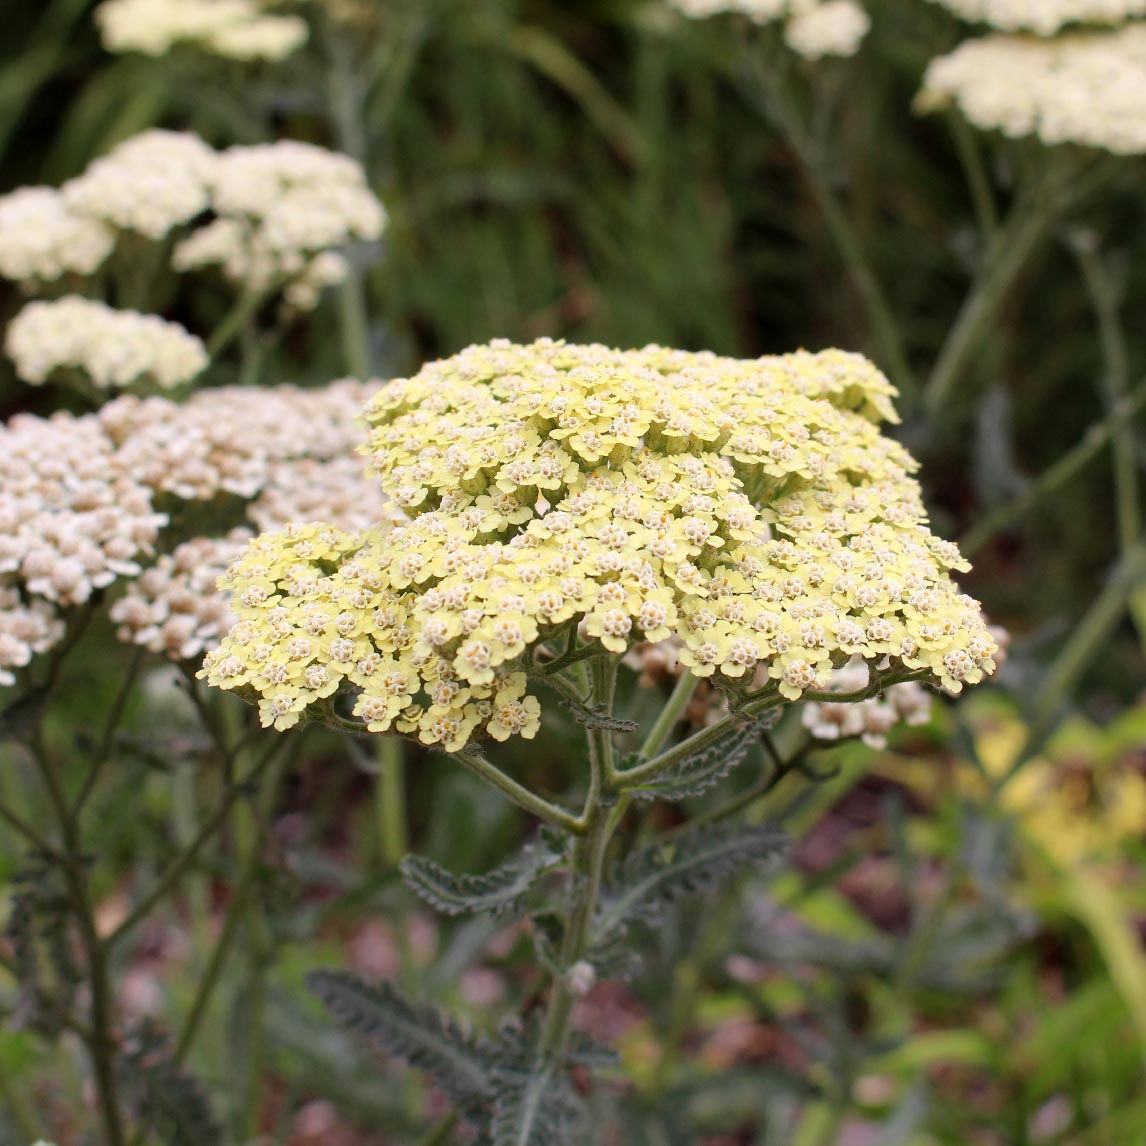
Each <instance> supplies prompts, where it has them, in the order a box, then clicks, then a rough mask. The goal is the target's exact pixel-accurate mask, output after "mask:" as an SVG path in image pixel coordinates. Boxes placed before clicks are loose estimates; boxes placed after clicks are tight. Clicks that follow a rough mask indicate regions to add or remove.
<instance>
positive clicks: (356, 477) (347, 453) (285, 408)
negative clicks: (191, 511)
mask: <svg viewBox="0 0 1146 1146" xmlns="http://www.w3.org/2000/svg"><path fill="white" fill-rule="evenodd" d="M376 387H377V383H376V382H375V383H359V382H352V381H345V382H335V383H333V384H331V385H330V386H327V387H324V388H322V389H316V390H300V389H297V388H295V387H292V386H282V387H277V388H275V389H267V390H254V389H249V388H245V387H221V388H218V389H213V390H205V391H201V392H199V393H197V394H195V395H193V396H192V398H191V399H190V400H188V401H187V402H186V403H183V404H176V403H174V402H171V401H168V400H167V399H165V398H160V397H153V398H146V399H139V398H135V397H121V398H117V399H115V400H114V401H112V402H110V403H109V404H108V405H106V406H104V407H103V408H102V409H101V410H100V411H99V412H98V413H95V414H86V415H82V416H80V417H75V416H72V415H68V414H59V415H56V416H55V417H52V418H49V419H44V418H37V417H33V416H31V415H21V416H18V417H17V418H14V419H13V420H12V421H11V422H10V423H8V425H7V426H4V427H0V685H6V684H11V683H12V673H11V671H9V670H11V669H14V668H18V667H22V666H23V665H26V664H27V663H28V662H29V661H30V660H31V658H32V656H33V655H34V654H36V653H40V652H44V651H46V650H47V649H48V648H50V647H51V646H52V645H54V644H56V643H57V642H58V641H59V640H60V639H61V638H62V636H63V633H64V626H63V622H62V621H61V619H60V617H59V612H60V609H62V608H67V607H69V606H72V605H76V604H82V603H83V602H84V601H87V600H88V599H89V598H90V597H91V595H92V593H93V592H94V591H95V590H96V589H102V588H106V587H108V586H109V585H111V584H112V582H113V581H115V580H116V579H117V578H127V579H134V580H130V581H129V584H128V587H127V592H126V595H125V596H124V597H123V598H121V599H120V600H119V601H117V602H116V603H115V604H114V605H113V606H112V612H111V617H112V620H113V621H115V622H116V624H117V625H118V626H119V636H120V637H121V639H123V640H126V641H132V642H134V643H136V644H140V645H144V646H146V647H147V648H149V649H151V650H152V651H154V652H161V653H165V654H167V655H169V656H172V657H176V658H189V657H195V656H198V655H199V654H201V653H202V652H204V651H205V650H206V649H209V648H211V647H213V646H214V645H215V644H217V643H218V640H219V638H220V637H221V636H222V634H223V633H225V632H226V631H227V629H228V628H229V627H230V626H231V625H232V624H233V623H234V618H233V617H232V616H231V615H230V612H229V610H228V608H227V606H226V597H225V596H224V595H223V594H220V593H219V591H218V590H217V588H216V584H215V583H216V579H217V578H218V576H219V575H220V574H221V573H223V572H224V571H225V570H226V569H227V567H228V566H229V565H230V564H231V563H232V562H233V560H234V559H235V557H236V556H237V555H238V554H239V552H241V551H242V549H243V548H244V547H245V545H246V543H247V542H248V541H249V540H250V538H251V536H252V533H251V532H250V531H249V530H248V529H246V528H239V529H236V530H232V531H231V532H230V533H228V534H227V535H226V536H224V537H221V538H219V537H216V538H211V537H200V538H196V539H192V540H190V541H188V542H185V543H184V544H181V545H179V546H177V547H176V548H175V550H174V551H173V552H172V553H171V554H169V555H162V556H160V557H159V558H158V559H156V560H155V561H151V560H149V558H150V555H151V554H152V552H153V550H154V548H155V547H156V542H157V539H158V537H159V531H160V528H161V527H162V526H164V525H165V524H167V523H168V520H169V517H168V515H167V514H165V513H159V512H157V510H156V504H157V502H158V500H159V499H163V508H164V509H170V510H172V512H174V511H175V510H176V509H177V507H178V502H179V501H180V500H198V501H210V500H213V499H215V498H217V497H220V496H226V495H228V494H230V495H233V496H236V497H239V498H242V499H244V500H246V501H247V502H248V504H247V505H246V506H245V515H246V518H247V520H248V521H249V522H250V523H251V524H252V525H254V526H256V527H257V528H259V529H277V528H280V527H282V526H284V525H286V524H288V523H290V522H292V521H300V520H301V521H306V520H310V519H312V518H323V519H326V520H329V521H334V522H337V523H339V524H340V525H341V526H342V527H344V528H348V529H360V528H363V526H364V525H365V524H368V523H373V522H376V521H380V520H387V519H389V518H391V517H392V516H393V514H394V510H393V509H392V508H391V506H390V503H389V502H388V501H387V499H386V497H385V495H384V494H383V493H382V491H381V490H380V488H379V486H378V484H377V482H375V481H373V480H367V479H366V477H365V476H364V473H363V463H362V460H361V459H360V458H359V457H358V456H357V455H356V454H355V452H354V451H355V447H356V446H357V445H358V444H359V443H360V442H361V439H362V436H363V431H362V429H361V426H360V425H359V424H358V415H359V414H360V412H361V407H362V403H363V402H364V400H365V399H366V398H367V396H368V395H369V394H370V393H371V392H372V391H373V390H374V389H376ZM252 499H253V500H252ZM145 566H150V568H146V570H145V568H144V567H145ZM141 574H142V575H141Z"/></svg>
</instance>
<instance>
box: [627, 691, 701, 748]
mask: <svg viewBox="0 0 1146 1146" xmlns="http://www.w3.org/2000/svg"><path fill="white" fill-rule="evenodd" d="M699 684H700V677H698V676H693V674H692V673H690V672H685V673H682V674H681V675H680V676H679V677H677V681H676V686H675V687H674V688H673V690H672V694H671V695H670V696H669V698H668V701H667V703H666V704H665V706H664V708H662V709H661V711H660V715H659V716H658V717H657V718H656V721H655V722H654V723H653V726H652V728H650V729H649V733H648V735H647V736H646V737H645V742H644V744H642V745H641V759H642V760H651V759H652V758H653V757H654V756H655V755H656V754H657V753H658V752H659V751H660V750H661V748H662V747H663V745H664V742H665V741H666V740H667V739H668V738H669V736H671V735H672V730H673V729H674V728H675V727H676V726H677V723H678V722H679V721H680V718H681V715H682V714H683V713H684V710H685V709H686V708H687V707H688V702H689V701H690V700H691V699H692V694H693V693H694V692H696V690H697V686H698V685H699Z"/></svg>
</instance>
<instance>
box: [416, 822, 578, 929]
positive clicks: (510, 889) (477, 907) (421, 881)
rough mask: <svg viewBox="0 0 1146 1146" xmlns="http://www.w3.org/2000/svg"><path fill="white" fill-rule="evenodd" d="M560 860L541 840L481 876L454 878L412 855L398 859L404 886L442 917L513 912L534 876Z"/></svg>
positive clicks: (534, 878)
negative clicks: (400, 860)
mask: <svg viewBox="0 0 1146 1146" xmlns="http://www.w3.org/2000/svg"><path fill="white" fill-rule="evenodd" d="M560 860H561V854H560V853H559V852H555V851H553V850H552V849H551V848H550V847H549V846H548V844H547V842H546V841H544V840H543V841H542V842H541V843H538V844H534V845H531V846H529V847H527V848H523V849H522V851H521V852H520V853H519V854H518V855H517V856H515V857H514V858H513V859H512V860H510V861H509V862H508V863H505V864H502V865H501V866H500V867H497V868H494V869H493V871H489V872H486V873H485V874H484V875H455V874H454V873H453V872H451V871H448V870H447V869H446V868H444V867H442V865H441V864H439V863H435V862H434V861H433V860H431V859H426V858H424V857H423V856H416V855H408V856H406V857H405V858H404V859H403V860H402V863H401V872H402V879H403V880H404V881H405V884H406V886H407V887H408V888H409V889H410V890H411V891H412V892H413V893H414V894H415V895H417V896H418V897H419V898H420V899H423V900H425V901H426V903H428V904H429V905H430V906H431V907H433V908H435V909H436V910H437V911H440V912H442V914H443V915H464V914H466V913H471V914H476V913H480V912H486V911H488V912H491V913H493V914H495V915H497V914H502V913H505V912H509V911H513V910H515V909H516V908H517V907H518V906H519V905H520V903H521V900H522V899H523V897H524V896H525V894H526V892H528V891H529V889H530V888H531V887H532V886H533V884H534V882H535V881H536V879H537V877H538V876H540V875H541V873H542V872H544V871H547V870H548V869H549V868H551V867H553V866H555V865H556V864H557V863H559V862H560Z"/></svg>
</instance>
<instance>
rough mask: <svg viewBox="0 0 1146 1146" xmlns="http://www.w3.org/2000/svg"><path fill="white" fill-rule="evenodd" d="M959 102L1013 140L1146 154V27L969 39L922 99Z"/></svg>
mask: <svg viewBox="0 0 1146 1146" xmlns="http://www.w3.org/2000/svg"><path fill="white" fill-rule="evenodd" d="M952 105H954V106H955V107H957V108H958V109H959V111H960V112H961V113H962V114H963V115H964V116H965V117H966V118H967V120H968V121H969V122H970V123H972V124H974V125H975V126H976V127H980V128H983V129H985V130H990V131H1001V132H1002V133H1003V134H1004V135H1007V136H1011V137H1012V138H1018V137H1022V136H1036V137H1037V138H1038V139H1040V140H1041V141H1042V142H1043V143H1045V144H1048V145H1055V144H1063V143H1074V144H1081V145H1082V146H1085V147H1095V148H1102V149H1104V150H1106V151H1112V152H1114V153H1115V154H1119V155H1139V154H1143V153H1146V114H1143V108H1146V23H1139V24H1129V25H1127V26H1126V27H1124V28H1119V29H1117V30H1114V31H1103V32H1071V33H1068V34H1066V35H1062V36H1058V37H1056V38H1054V39H1050V40H1042V39H1037V38H1035V37H1031V36H1007V35H1001V34H1000V35H991V36H985V37H983V38H982V39H978V40H967V41H965V42H964V43H962V44H960V46H959V47H958V48H956V49H955V51H953V52H951V53H950V54H949V55H946V56H942V57H940V58H938V59H936V60H933V61H932V62H931V64H930V66H929V67H928V69H927V74H926V75H925V76H924V80H923V89H922V91H921V92H920V93H919V96H918V98H917V107H918V108H919V110H921V111H925V112H927V111H936V110H941V109H943V108H946V107H949V106H952Z"/></svg>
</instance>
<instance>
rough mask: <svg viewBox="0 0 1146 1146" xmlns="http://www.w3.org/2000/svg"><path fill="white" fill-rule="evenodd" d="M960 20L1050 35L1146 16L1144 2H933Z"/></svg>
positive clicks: (1000, 0)
mask: <svg viewBox="0 0 1146 1146" xmlns="http://www.w3.org/2000/svg"><path fill="white" fill-rule="evenodd" d="M934 2H935V3H938V4H942V5H943V7H944V8H947V9H949V10H950V11H951V12H954V13H955V15H956V16H959V17H960V18H961V19H963V20H967V21H973V22H975V23H981V24H990V25H991V27H992V28H998V29H999V31H1001V32H1034V33H1035V34H1036V35H1038V36H1053V35H1054V34H1055V33H1056V32H1058V31H1059V30H1060V29H1061V28H1064V27H1066V25H1067V24H1107V25H1118V24H1124V23H1126V21H1127V20H1133V19H1136V18H1137V17H1139V16H1143V15H1146V0H934Z"/></svg>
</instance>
